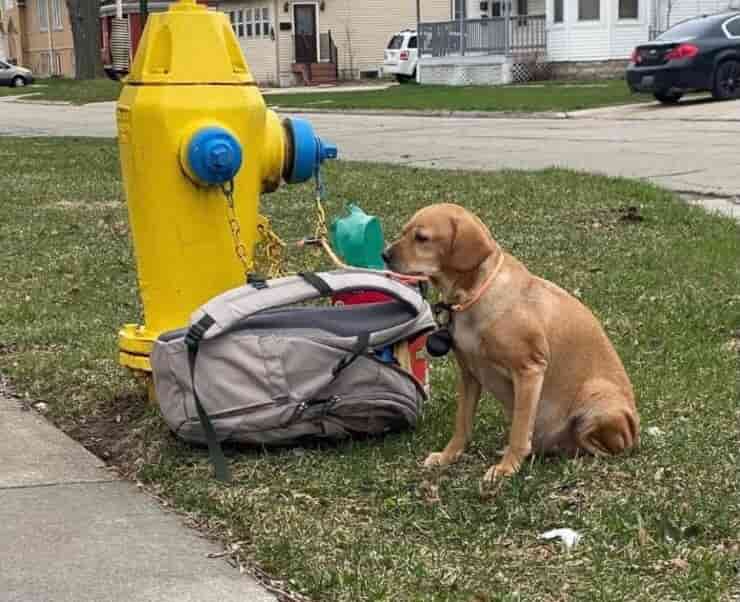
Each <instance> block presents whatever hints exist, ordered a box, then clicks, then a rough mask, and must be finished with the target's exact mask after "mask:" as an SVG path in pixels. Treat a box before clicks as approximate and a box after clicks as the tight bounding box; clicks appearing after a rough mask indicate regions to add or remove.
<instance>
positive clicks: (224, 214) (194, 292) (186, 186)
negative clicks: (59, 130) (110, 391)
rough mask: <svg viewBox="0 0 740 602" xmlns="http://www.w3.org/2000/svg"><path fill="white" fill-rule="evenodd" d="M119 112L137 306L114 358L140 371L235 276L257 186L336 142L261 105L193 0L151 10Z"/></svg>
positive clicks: (251, 226)
mask: <svg viewBox="0 0 740 602" xmlns="http://www.w3.org/2000/svg"><path fill="white" fill-rule="evenodd" d="M117 120H118V140H119V147H120V156H121V167H122V173H123V181H124V186H125V192H126V199H127V204H128V210H129V219H130V223H131V232H132V238H133V244H134V251H135V255H136V264H137V270H138V277H139V289H140V294H141V300H142V303H143V310H144V324H143V325H138V324H127V325H125V326H124V327H123V328H122V329H121V331H120V333H119V347H120V362H121V364H123V365H124V366H127V367H129V368H132V369H133V370H135V371H138V372H140V373H143V374H144V375H146V374H147V373H148V372H150V371H151V367H150V364H149V353H150V351H151V346H152V343H153V341H154V340H155V339H156V338H157V337H158V336H159V335H160V334H161V333H162V332H164V331H167V330H172V329H176V328H180V327H183V326H185V325H186V324H187V322H188V320H189V317H190V314H191V313H192V312H193V311H194V310H195V309H197V308H198V307H199V306H200V305H202V304H203V303H205V302H206V301H208V299H210V298H212V297H214V296H216V295H218V294H220V293H222V292H224V291H226V290H228V289H230V288H234V287H236V286H239V285H241V284H244V281H245V272H248V271H250V270H251V267H252V261H253V255H254V246H255V244H256V243H257V240H258V234H259V233H258V224H260V223H262V224H264V223H265V222H264V218H263V217H262V216H260V215H259V214H258V209H259V198H260V194H261V193H263V192H272V191H273V190H275V189H276V188H277V187H278V186H279V184H280V181H281V179H284V180H285V181H287V182H291V183H293V182H302V181H305V180H308V179H309V178H310V177H311V176H312V175H313V174H314V173H315V171H316V170H317V169H318V167H319V165H320V164H321V163H322V162H323V161H324V160H325V159H327V158H335V157H336V155H337V149H336V147H335V146H333V145H331V144H327V143H324V142H323V141H322V140H321V139H320V138H318V137H317V136H315V134H314V132H313V129H312V128H311V126H310V124H309V123H308V122H306V121H303V120H299V119H286V120H285V121H284V122H282V123H281V121H280V119H279V118H278V116H277V115H276V114H275V113H274V112H273V111H271V110H268V109H267V108H266V106H265V102H264V100H263V98H262V96H261V94H260V92H259V90H258V88H257V86H256V83H255V81H254V79H253V77H252V75H251V73H250V71H249V67H248V66H247V63H246V61H245V59H244V56H243V54H242V52H241V49H240V47H239V43H238V41H237V39H236V36H235V35H234V32H233V31H232V29H231V25H230V23H229V21H228V20H227V18H226V15H225V14H223V13H220V12H215V11H209V10H207V9H206V8H205V7H203V6H200V5H198V4H196V2H195V0H179V2H176V3H173V4H172V5H171V6H170V8H169V10H168V11H167V12H164V13H158V14H152V15H151V16H150V17H149V19H148V21H147V26H146V29H145V31H144V35H143V37H142V39H141V43H140V45H139V49H138V51H137V53H136V58H135V60H134V63H133V66H132V69H131V73H130V74H129V76H128V77H127V79H126V80H125V85H124V88H123V92H122V93H121V97H120V99H119V101H118V108H117ZM150 391H151V389H150Z"/></svg>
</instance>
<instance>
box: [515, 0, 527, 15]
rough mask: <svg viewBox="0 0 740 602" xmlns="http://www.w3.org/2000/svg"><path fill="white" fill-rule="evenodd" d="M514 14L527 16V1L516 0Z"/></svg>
mask: <svg viewBox="0 0 740 602" xmlns="http://www.w3.org/2000/svg"><path fill="white" fill-rule="evenodd" d="M516 14H517V15H528V14H529V0H516Z"/></svg>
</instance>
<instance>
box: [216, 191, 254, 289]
mask: <svg viewBox="0 0 740 602" xmlns="http://www.w3.org/2000/svg"><path fill="white" fill-rule="evenodd" d="M221 190H222V191H223V193H224V196H225V197H226V211H227V221H228V223H229V230H231V238H232V240H233V241H234V252H235V253H236V257H237V259H238V260H239V262H240V263H241V264H242V268H243V269H244V279H245V281H247V280H248V279H249V274H251V273H252V271H253V270H254V262H253V261H251V260H250V259H249V258H248V254H247V247H246V246H245V244H244V243H243V242H242V238H241V231H242V229H241V226H240V225H239V218H238V217H237V215H236V208H235V206H234V180H230V181H229V182H225V183H224V184H223V185H222V186H221Z"/></svg>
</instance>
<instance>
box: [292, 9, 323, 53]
mask: <svg viewBox="0 0 740 602" xmlns="http://www.w3.org/2000/svg"><path fill="white" fill-rule="evenodd" d="M310 5H313V10H314V14H315V15H316V20H315V23H316V62H317V63H320V62H321V34H320V33H319V32H320V31H321V25H320V24H319V12H320V11H319V3H318V2H316V1H315V0H307V1H306V2H293V3H292V4H291V5H290V23H291V26H290V27H291V31H292V33H293V35H292V36H290V37H291V39H292V40H293V63H295V36H296V33H295V7H296V6H310Z"/></svg>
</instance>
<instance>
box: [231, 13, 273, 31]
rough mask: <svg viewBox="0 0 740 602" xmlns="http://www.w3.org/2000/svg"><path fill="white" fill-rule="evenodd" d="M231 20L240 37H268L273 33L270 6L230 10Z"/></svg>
mask: <svg viewBox="0 0 740 602" xmlns="http://www.w3.org/2000/svg"><path fill="white" fill-rule="evenodd" d="M229 20H230V21H231V28H232V29H233V30H234V33H235V34H236V36H237V37H238V38H255V37H256V38H260V37H268V36H270V35H271V33H272V25H271V23H270V8H269V7H268V6H263V7H258V8H254V9H252V8H242V9H239V10H234V11H230V12H229Z"/></svg>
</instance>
